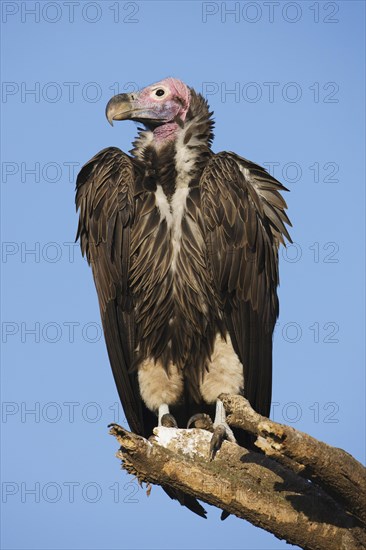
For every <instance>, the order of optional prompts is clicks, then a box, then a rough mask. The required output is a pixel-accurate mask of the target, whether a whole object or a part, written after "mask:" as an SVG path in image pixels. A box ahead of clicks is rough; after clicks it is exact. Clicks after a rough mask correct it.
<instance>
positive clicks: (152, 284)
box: [76, 79, 290, 515]
mask: <svg viewBox="0 0 366 550" xmlns="http://www.w3.org/2000/svg"><path fill="white" fill-rule="evenodd" d="M157 87H158V88H159V90H160V93H159V94H158V95H159V97H155V95H154V94H155V93H156V90H157ZM161 89H162V90H163V91H164V93H166V95H167V97H168V100H167V102H166V104H165V105H163V103H162V102H161V97H160V95H163V94H161ZM127 96H128V94H124V95H123V98H122V99H121V101H120V102H119V100H118V97H119V96H117V99H116V98H114V99H113V104H112V103H111V102H110V103H111V104H110V105H109V107H107V116H108V118H109V120H112V118H115V119H117V120H120V119H125V118H132V119H133V120H139V121H140V122H143V123H144V125H145V127H146V129H140V131H139V136H138V138H137V139H136V141H135V143H134V149H133V150H132V151H131V153H132V155H131V156H129V155H126V154H125V153H123V152H122V151H120V150H119V149H117V148H113V147H111V148H108V149H104V150H103V151H101V152H100V153H98V154H97V155H96V156H95V157H94V158H92V159H91V160H90V161H89V162H88V163H87V164H86V165H85V166H84V167H83V168H82V170H81V171H80V173H79V175H78V178H77V193H76V204H77V207H78V208H79V209H80V219H79V227H78V237H80V243H81V249H82V252H83V254H86V256H87V259H88V261H89V263H90V264H91V266H92V270H93V275H94V280H95V285H96V289H97V293H98V297H99V305H100V310H101V317H102V321H103V328H104V334H105V340H106V344H107V349H108V354H109V359H110V363H111V366H112V370H113V374H114V378H115V381H116V385H117V389H118V392H119V395H120V398H121V401H122V404H123V407H124V410H125V413H126V417H127V420H128V423H129V425H130V427H131V429H132V430H133V431H134V432H136V433H139V434H142V435H144V436H149V435H150V434H151V433H152V429H153V427H154V426H155V425H156V424H157V416H156V415H157V412H158V411H157V408H158V407H157V406H156V407H154V406H152V405H151V404H150V400H149V399H150V396H147V397H145V393H146V390H144V388H145V387H147V388H150V386H149V384H148V382H149V380H147V379H146V376H145V378H142V376H143V374H142V373H141V372H140V371H141V369H142V370H143V366H144V365H147V366H149V365H150V363H151V365H154V364H155V365H161V366H162V367H163V368H164V369H165V372H166V373H167V374H166V375H167V377H168V378H167V381H169V380H171V375H170V374H169V373H170V366H171V365H174V366H175V367H176V368H177V372H178V375H177V376H178V378H177V381H178V382H179V380H180V379H179V376H180V377H181V380H182V384H183V386H182V388H183V389H181V390H180V392H178V393H179V395H178V393H177V397H176V399H175V400H174V399H172V400H171V402H170V403H168V404H169V405H170V409H171V411H172V412H173V414H174V416H175V417H176V418H177V420H178V423H179V424H180V425H181V427H183V426H185V425H186V422H187V420H188V418H189V417H190V416H191V415H192V414H193V413H195V412H212V404H213V402H214V401H212V400H211V398H209V397H208V394H209V393H210V392H211V393H212V391H213V390H212V387H211V386H210V385H209V384H208V383H207V384H206V386H207V387H206V386H204V383H205V380H208V378H207V372H209V371H210V369H211V370H212V372H213V373H214V372H215V368H216V366H217V365H222V364H224V363H223V361H225V360H226V359H225V358H226V357H228V355H227V356H226V355H224V356H222V358H221V359H220V356H219V355H217V354H218V352H217V350H218V349H219V348H218V347H217V348H216V346H218V344H217V342H219V341H221V338H223V339H224V340H225V339H227V338H229V337H230V340H231V343H232V348H233V350H234V351H232V352H230V353H234V352H235V353H236V355H237V357H238V361H240V364H241V365H242V367H241V368H242V374H241V376H242V378H243V386H244V388H243V389H242V386H241V388H239V386H238V392H242V393H243V394H244V395H245V396H246V397H247V398H248V399H249V401H250V402H251V404H252V406H253V407H254V408H255V409H256V410H257V411H258V412H260V413H261V414H263V415H266V416H268V414H269V409H270V402H271V383H272V333H273V328H274V324H275V321H276V318H277V315H278V299H277V292H276V288H277V285H278V247H279V245H280V243H283V242H284V238H287V239H290V237H289V235H288V232H287V229H286V227H285V224H289V223H290V222H289V220H288V218H287V216H286V214H285V208H286V203H285V201H284V200H283V198H282V196H281V195H280V191H284V190H285V188H284V187H283V186H282V185H281V184H280V183H279V182H278V181H276V180H275V179H274V178H273V177H272V176H270V175H269V174H268V173H267V172H266V171H265V170H264V169H263V168H261V167H260V166H258V165H256V164H254V163H251V162H249V161H247V160H246V159H244V158H242V157H240V156H238V155H236V154H234V153H230V152H221V153H218V154H214V153H213V152H212V151H211V148H210V146H211V141H212V138H213V134H212V127H213V123H212V120H211V114H212V113H209V111H208V107H207V102H206V101H205V100H204V99H203V98H202V97H201V96H200V95H199V94H196V93H195V92H194V90H191V89H189V88H187V87H185V85H184V84H183V83H180V81H176V80H174V79H166V80H165V81H162V82H160V83H158V84H157V85H153V86H151V87H149V88H146V89H145V90H143V91H142V92H140V95H138V96H137V99H136V94H134V95H133V97H132V98H131V97H127ZM178 96H179V101H178V100H177V101H175V100H176V99H177V97H178ZM126 98H127V99H126ZM137 101H140V103H139V104H138V108H137V107H136V102H137ZM154 101H155V102H154ZM126 102H127V103H128V105H127V106H126ZM122 103H123V105H122ZM155 103H156V105H155ZM119 104H121V105H122V107H120V111H118V108H119V107H118V105H119ZM154 109H155V111H156V115H154V112H155V111H154ZM112 110H113V113H111V111H112ZM167 112H168V115H167ZM131 113H132V114H131ZM136 113H137V114H136ZM144 113H146V114H144ZM169 113H171V115H170V116H171V119H169ZM154 116H155V119H154ZM230 345H231V344H230ZM232 348H230V349H232ZM225 350H226V348H225ZM227 350H229V348H227ZM225 353H229V351H225ZM215 354H216V355H217V357H218V358H217V359H215V357H216V355H215ZM146 361H147V362H148V363H146ZM215 361H216V363H215ZM220 361H221V363H220ZM149 362H150V363H149ZM215 365H216V366H215ZM229 367H230V365H229V364H228V368H229ZM149 368H150V367H149ZM151 368H152V370H151V371H148V372H151V373H154V368H155V369H157V368H158V367H157V366H156V367H153V366H152V367H151ZM217 368H218V370H220V368H221V367H220V368H219V367H217ZM225 368H226V367H225ZM221 370H222V369H221ZM220 372H221V371H220ZM228 373H229V374H230V371H228ZM234 374H235V376H236V375H237V374H238V373H237V372H236V373H234ZM149 376H150V375H149ZM228 376H229V375H228ZM169 377H170V378H169ZM205 377H206V378H205ZM146 380H147V382H146ZM220 380H221V379H220ZM222 380H224V381H225V378H222ZM224 385H225V384H224ZM151 387H152V386H151ZM220 387H221V386H220ZM228 387H229V386H228ZM225 390H226V387H222V391H223V392H225ZM144 391H145V393H144ZM159 391H160V390H159V388H158V391H157V390H155V393H156V399H159V397H158V395H159ZM177 391H178V390H177ZM205 392H206V393H205ZM154 399H155V397H154ZM161 401H163V398H161ZM152 402H153V401H151V403H152ZM154 402H155V401H154ZM159 406H160V401H159ZM171 496H172V495H171ZM173 496H174V497H177V495H173ZM179 498H180V499H183V501H184V496H182V495H180V497H179ZM183 503H184V504H186V505H188V506H189V507H191V508H193V509H194V508H196V509H195V511H196V512H198V513H201V515H202V512H201V510H200V508H197V506H200V505H198V503H197V506H196V504H195V501H194V499H188V497H186V501H185V502H183Z"/></svg>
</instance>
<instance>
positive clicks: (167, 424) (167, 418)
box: [159, 413, 178, 428]
mask: <svg viewBox="0 0 366 550" xmlns="http://www.w3.org/2000/svg"><path fill="white" fill-rule="evenodd" d="M159 426H164V428H178V424H177V421H176V420H175V418H174V416H173V415H172V414H170V413H167V414H163V416H162V417H161V419H160V424H159Z"/></svg>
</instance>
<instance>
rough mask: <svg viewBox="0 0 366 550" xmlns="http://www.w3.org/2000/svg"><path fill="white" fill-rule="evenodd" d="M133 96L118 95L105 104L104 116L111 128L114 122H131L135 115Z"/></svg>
mask: <svg viewBox="0 0 366 550" xmlns="http://www.w3.org/2000/svg"><path fill="white" fill-rule="evenodd" d="M137 111H138V109H136V108H134V97H133V94H118V95H115V96H114V97H112V99H111V100H110V101H108V103H107V107H106V109H105V116H106V117H107V120H108V122H109V124H110V125H111V126H113V121H114V120H131V119H133V118H134V116H135V115H136V114H137Z"/></svg>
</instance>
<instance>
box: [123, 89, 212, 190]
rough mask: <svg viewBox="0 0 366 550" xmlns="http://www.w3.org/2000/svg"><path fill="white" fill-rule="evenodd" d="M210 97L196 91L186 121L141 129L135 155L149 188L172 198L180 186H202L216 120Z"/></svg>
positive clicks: (134, 149)
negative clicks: (210, 106) (151, 128)
mask: <svg viewBox="0 0 366 550" xmlns="http://www.w3.org/2000/svg"><path fill="white" fill-rule="evenodd" d="M211 114H212V113H209V111H208V106H207V102H206V100H205V99H204V98H203V97H202V96H201V95H199V94H196V93H195V92H194V91H193V90H192V95H191V104H190V108H189V110H188V113H187V117H186V121H185V122H184V124H183V125H182V126H181V125H180V124H178V123H177V122H170V123H167V124H163V125H161V126H158V127H157V128H155V129H154V130H150V129H148V130H143V129H139V134H138V136H137V138H136V140H135V142H134V143H133V146H134V148H133V149H132V151H131V154H132V155H133V156H134V157H135V158H136V159H138V160H139V161H142V163H143V165H144V168H145V187H147V188H149V189H151V190H152V191H156V189H157V186H158V185H160V186H161V187H162V190H163V192H164V193H165V195H166V196H167V197H168V199H171V198H172V197H173V195H174V193H175V191H176V190H177V189H182V188H188V187H194V186H196V185H198V182H199V178H200V177H201V174H202V171H203V169H204V167H205V165H206V163H207V161H208V159H209V157H210V156H211V154H212V152H211V147H210V146H211V142H212V139H213V132H212V129H213V121H212V119H211Z"/></svg>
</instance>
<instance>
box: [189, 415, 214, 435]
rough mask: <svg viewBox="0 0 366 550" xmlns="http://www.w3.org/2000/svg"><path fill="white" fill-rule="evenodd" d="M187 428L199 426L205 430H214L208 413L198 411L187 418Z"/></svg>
mask: <svg viewBox="0 0 366 550" xmlns="http://www.w3.org/2000/svg"><path fill="white" fill-rule="evenodd" d="M187 428H200V429H201V430H207V431H208V432H212V433H213V431H214V428H213V423H212V420H211V418H210V417H209V416H208V414H205V413H198V414H195V415H193V416H191V418H190V419H189V420H188V424H187Z"/></svg>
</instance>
